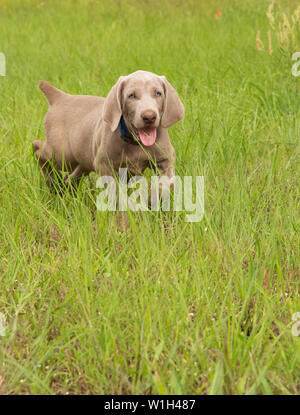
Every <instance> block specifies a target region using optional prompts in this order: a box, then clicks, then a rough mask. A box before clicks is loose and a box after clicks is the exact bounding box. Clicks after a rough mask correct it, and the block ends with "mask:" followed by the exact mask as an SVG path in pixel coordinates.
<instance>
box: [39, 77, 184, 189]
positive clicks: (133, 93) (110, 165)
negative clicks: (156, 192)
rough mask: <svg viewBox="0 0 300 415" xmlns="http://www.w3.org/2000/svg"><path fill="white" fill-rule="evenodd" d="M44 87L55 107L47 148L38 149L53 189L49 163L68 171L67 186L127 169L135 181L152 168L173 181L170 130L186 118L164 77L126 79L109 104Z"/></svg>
mask: <svg viewBox="0 0 300 415" xmlns="http://www.w3.org/2000/svg"><path fill="white" fill-rule="evenodd" d="M39 87H40V89H41V90H42V92H43V93H44V94H45V96H46V98H47V100H48V101H49V104H50V107H49V110H48V113H47V114H46V117H45V130H46V142H44V143H43V142H41V141H39V140H38V141H34V143H33V148H34V152H35V155H36V157H37V159H38V161H39V165H40V166H41V168H42V170H43V173H44V176H45V178H46V182H47V184H48V185H49V186H50V185H51V184H53V171H52V170H51V169H50V168H49V161H50V162H51V164H52V168H53V166H54V168H55V169H56V170H57V171H58V172H61V171H62V170H64V169H65V170H67V172H68V175H67V176H66V177H65V180H66V182H67V181H68V180H71V181H72V179H74V180H75V181H76V180H78V179H79V178H80V177H81V176H82V175H86V174H88V173H90V172H93V171H94V172H97V173H98V174H99V175H101V176H103V175H116V173H117V172H118V171H119V169H120V168H122V167H123V168H124V167H126V168H127V169H128V172H129V174H132V175H136V174H142V173H143V171H144V170H145V169H146V168H147V167H150V168H152V169H157V171H158V173H159V174H160V175H167V176H168V177H169V178H170V179H172V178H173V177H174V162H175V151H174V148H173V147H172V145H171V143H170V139H169V135H168V130H167V128H168V127H170V126H171V125H173V124H175V123H176V122H177V121H179V120H181V119H182V118H183V116H184V107H183V105H182V103H181V101H180V99H179V97H178V95H177V93H176V91H175V89H174V88H173V87H172V86H171V85H170V84H169V82H168V81H167V80H166V78H165V77H164V76H158V75H155V74H153V73H151V72H146V71H137V72H134V73H132V74H130V75H128V76H121V77H120V78H119V80H118V82H117V83H116V84H115V85H114V86H113V87H112V89H111V91H110V92H109V94H108V96H107V98H101V97H96V96H89V95H70V94H67V93H65V92H63V91H60V90H59V89H57V88H55V87H54V86H52V85H50V84H49V83H48V82H45V81H41V82H40V84H39ZM65 170H64V171H65ZM74 180H73V181H74Z"/></svg>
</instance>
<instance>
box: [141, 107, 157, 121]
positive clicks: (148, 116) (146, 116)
mask: <svg viewBox="0 0 300 415" xmlns="http://www.w3.org/2000/svg"><path fill="white" fill-rule="evenodd" d="M142 118H143V120H144V122H145V123H146V124H151V123H153V122H154V121H155V120H156V114H155V112H154V111H152V110H147V111H144V112H143V113H142Z"/></svg>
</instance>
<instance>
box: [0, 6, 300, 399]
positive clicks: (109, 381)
mask: <svg viewBox="0 0 300 415" xmlns="http://www.w3.org/2000/svg"><path fill="white" fill-rule="evenodd" d="M212 3H214V6H213V5H212ZM267 6H268V2H267V1H261V0H259V1H256V0H253V1H249V0H248V1H229V0H228V1H226V2H225V1H223V2H221V1H219V2H208V1H201V2H200V1H192V0H190V1H184V2H183V1H182V2H181V1H153V2H152V1H151V2H149V1H146V0H145V1H141V0H140V1H135V0H128V1H125V0H119V1H92V0H81V1H70V0H65V1H64V2H62V1H58V0H53V1H50V0H49V1H47V0H44V1H43V2H41V1H35V0H26V1H17V0H10V1H8V0H7V1H6V8H4V6H3V2H1V4H0V51H1V52H3V53H5V55H6V60H7V68H6V72H7V76H6V77H0V91H1V92H0V198H1V199H0V200H1V203H0V224H1V228H0V229H1V233H0V278H1V281H0V283H1V286H0V312H2V313H3V314H4V315H5V316H6V319H7V331H6V336H5V337H0V393H4V394H15V393H17V394H19V393H30V394H74V393H80V394H96V393H97V394H104V393H109V394H120V393H122V394H150V393H152V394H297V393H299V389H300V388H299V387H300V380H299V373H300V371H299V369H300V338H299V337H294V336H293V335H292V332H291V328H292V324H293V322H292V315H293V314H294V313H295V312H297V311H300V301H299V275H300V272H299V133H300V131H299V127H300V122H299V109H300V108H299V105H300V104H299V103H300V99H299V82H300V80H299V78H295V77H293V76H292V75H291V66H292V63H293V62H292V61H291V54H292V53H293V52H295V51H296V50H290V51H284V50H282V49H281V48H279V46H276V45H275V46H274V47H273V49H274V50H273V54H272V55H271V56H270V55H269V54H268V53H267V50H265V51H264V52H259V51H257V49H256V46H255V36H256V33H257V30H260V31H261V37H262V38H263V41H264V42H266V39H267V37H266V36H267V35H266V34H267V31H268V21H267V18H266V15H265V12H266V9H267ZM220 9H221V10H222V11H223V14H222V16H221V18H220V19H216V18H214V13H215V12H216V11H218V10H220ZM299 47H300V45H299ZM138 69H144V70H149V71H152V72H155V73H158V74H161V75H165V76H166V77H167V78H168V80H169V81H170V82H171V83H172V84H173V85H174V87H176V89H177V91H178V93H179V95H180V96H181V98H182V101H183V103H184V105H185V113H186V115H185V119H184V121H182V122H180V123H178V124H177V125H175V126H174V127H172V128H171V129H170V136H171V140H172V143H173V145H174V147H175V150H176V155H177V164H176V167H177V174H179V175H181V176H184V175H189V176H190V175H191V176H193V177H195V176H196V175H200V176H202V175H203V176H204V178H205V215H204V218H203V220H202V221H201V222H200V223H186V222H185V220H184V218H185V214H184V212H183V213H177V212H171V213H169V214H166V213H163V212H157V213H154V212H153V213H132V214H131V215H129V220H130V227H129V228H128V229H127V230H125V231H124V230H122V229H120V226H119V224H118V218H117V214H116V213H108V212H105V213H101V212H98V211H97V209H96V207H95V197H96V195H97V189H96V185H95V183H96V176H95V175H90V177H89V178H86V179H85V180H84V181H83V182H82V183H81V185H80V188H79V191H78V194H77V197H73V196H72V195H71V194H68V193H67V194H65V195H64V196H62V197H61V196H59V195H55V194H52V193H50V192H49V190H48V189H47V188H46V185H45V183H44V180H43V178H42V176H41V172H40V170H39V168H38V167H37V165H36V163H35V160H34V158H33V155H32V151H31V143H32V141H33V140H35V139H44V130H43V117H44V114H45V113H46V111H47V103H46V101H45V99H44V97H43V96H42V94H41V92H40V91H39V90H38V89H37V84H38V81H39V80H40V79H45V80H47V81H49V82H51V83H53V84H54V85H56V86H57V87H59V88H61V89H63V90H65V91H67V92H70V93H74V94H92V95H100V96H106V94H107V93H108V91H109V90H110V88H111V87H112V85H113V84H114V83H115V82H116V80H117V79H118V77H119V76H120V75H126V74H128V73H131V72H133V71H135V70H138Z"/></svg>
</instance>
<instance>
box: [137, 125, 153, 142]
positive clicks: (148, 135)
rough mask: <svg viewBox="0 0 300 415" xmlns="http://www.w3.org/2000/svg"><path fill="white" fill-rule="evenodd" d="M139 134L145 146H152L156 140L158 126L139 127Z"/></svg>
mask: <svg viewBox="0 0 300 415" xmlns="http://www.w3.org/2000/svg"><path fill="white" fill-rule="evenodd" d="M138 134H139V137H140V140H141V142H142V143H143V144H144V146H152V144H154V143H155V140H156V128H144V129H142V128H141V129H139V130H138Z"/></svg>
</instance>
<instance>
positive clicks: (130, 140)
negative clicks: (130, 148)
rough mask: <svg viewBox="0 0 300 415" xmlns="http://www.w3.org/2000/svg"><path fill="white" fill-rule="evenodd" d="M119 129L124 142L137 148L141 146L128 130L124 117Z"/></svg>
mask: <svg viewBox="0 0 300 415" xmlns="http://www.w3.org/2000/svg"><path fill="white" fill-rule="evenodd" d="M119 129H120V134H121V138H122V140H123V141H125V142H126V143H128V144H133V145H135V146H138V145H139V143H138V141H137V140H136V138H135V137H133V135H132V134H131V133H130V132H129V131H128V130H127V128H126V125H125V121H124V118H123V115H122V116H121V119H120V122H119Z"/></svg>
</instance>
